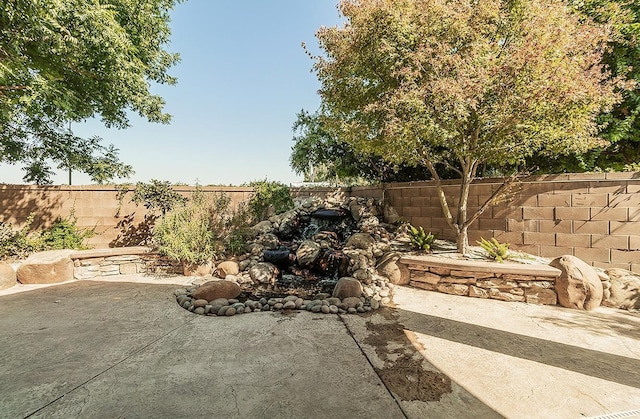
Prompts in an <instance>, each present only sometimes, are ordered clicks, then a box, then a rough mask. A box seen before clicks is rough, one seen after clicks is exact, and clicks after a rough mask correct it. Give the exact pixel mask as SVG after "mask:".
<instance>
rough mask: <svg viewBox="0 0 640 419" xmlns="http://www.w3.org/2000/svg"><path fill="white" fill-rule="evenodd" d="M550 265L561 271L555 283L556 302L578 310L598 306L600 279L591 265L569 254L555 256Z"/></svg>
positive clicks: (599, 300) (600, 292)
mask: <svg viewBox="0 0 640 419" xmlns="http://www.w3.org/2000/svg"><path fill="white" fill-rule="evenodd" d="M550 265H551V266H553V267H554V268H557V269H560V271H561V274H560V276H559V277H558V278H557V279H556V284H555V289H556V293H557V294H558V304H560V305H561V306H563V307H567V308H577V309H579V310H593V309H594V308H597V307H599V306H600V303H601V302H602V294H603V288H602V281H600V277H598V274H597V273H596V271H595V270H594V269H593V268H592V267H591V266H589V265H587V264H586V263H585V262H583V261H582V260H580V259H578V258H577V257H575V256H571V255H565V256H561V257H559V258H556V259H554V260H552V261H551V263H550Z"/></svg>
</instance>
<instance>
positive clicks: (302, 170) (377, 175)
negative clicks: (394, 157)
mask: <svg viewBox="0 0 640 419" xmlns="http://www.w3.org/2000/svg"><path fill="white" fill-rule="evenodd" d="M293 131H294V133H295V135H294V137H293V141H294V142H295V144H294V145H293V147H292V149H291V157H290V163H291V167H292V168H293V170H294V171H295V172H296V173H298V174H302V175H304V177H305V181H309V182H324V181H334V180H335V181H337V182H343V183H344V182H346V183H357V182H362V181H372V182H408V181H413V180H425V179H426V177H428V176H429V174H428V172H426V168H425V167H424V166H411V165H406V164H396V163H390V162H388V161H385V160H384V159H382V158H381V157H380V156H378V155H375V154H365V153H362V152H358V151H356V150H355V149H354V147H353V146H351V145H350V144H349V143H347V142H345V141H342V140H340V138H339V137H338V136H336V135H335V134H334V133H333V132H331V131H330V130H329V129H328V128H327V127H325V126H324V123H323V115H321V114H320V113H319V112H316V113H314V114H310V113H309V112H307V111H305V110H302V111H300V113H298V115H297V119H296V122H295V123H294V125H293Z"/></svg>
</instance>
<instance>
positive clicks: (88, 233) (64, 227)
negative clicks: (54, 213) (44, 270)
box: [40, 212, 96, 250]
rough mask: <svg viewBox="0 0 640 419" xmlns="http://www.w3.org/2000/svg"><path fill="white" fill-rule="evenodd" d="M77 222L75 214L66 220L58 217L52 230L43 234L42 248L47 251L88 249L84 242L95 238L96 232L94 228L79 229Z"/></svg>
mask: <svg viewBox="0 0 640 419" xmlns="http://www.w3.org/2000/svg"><path fill="white" fill-rule="evenodd" d="M77 222H78V219H77V217H76V216H75V214H73V212H72V213H71V215H70V216H68V217H66V218H60V217H58V218H57V219H56V220H55V221H54V223H53V225H52V226H51V227H50V228H48V229H47V230H45V231H44V232H42V234H41V236H40V240H41V241H42V247H43V248H44V249H46V250H58V249H88V246H86V245H85V244H84V241H85V239H88V238H91V237H93V236H95V234H96V231H95V229H94V228H92V229H83V228H79V227H78V226H77V225H76V224H77Z"/></svg>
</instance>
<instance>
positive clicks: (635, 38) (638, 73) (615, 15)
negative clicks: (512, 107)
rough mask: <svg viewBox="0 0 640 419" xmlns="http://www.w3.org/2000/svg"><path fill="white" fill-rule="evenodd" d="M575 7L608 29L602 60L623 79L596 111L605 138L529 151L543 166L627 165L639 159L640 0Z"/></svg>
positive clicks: (594, 0)
mask: <svg viewBox="0 0 640 419" xmlns="http://www.w3.org/2000/svg"><path fill="white" fill-rule="evenodd" d="M569 4H570V5H571V6H572V7H574V8H575V9H576V10H577V11H579V12H580V13H582V14H584V15H585V16H588V17H589V18H591V19H593V20H594V21H596V22H598V23H601V24H606V25H609V26H610V27H611V29H612V34H611V38H610V40H609V48H608V49H607V51H605V53H604V54H603V56H602V63H603V64H605V65H606V66H607V67H608V68H609V69H610V78H612V79H613V78H619V79H622V80H624V81H625V83H624V85H623V87H624V88H623V89H622V92H621V93H622V100H621V101H620V103H618V104H616V105H615V106H614V107H613V108H612V109H611V110H609V111H606V112H603V113H602V114H600V116H599V117H598V122H599V125H600V135H601V136H602V138H604V139H606V140H607V141H608V143H606V144H605V145H603V146H602V147H597V148H595V149H593V150H590V151H588V152H586V153H580V154H573V155H568V156H566V155H558V156H554V157H553V158H549V156H533V158H532V159H531V163H532V164H533V165H535V166H537V167H539V168H540V170H541V171H543V172H553V173H559V172H584V171H593V170H615V171H620V170H627V169H629V168H631V167H634V166H637V165H638V163H640V65H638V63H640V3H638V2H637V1H634V0H586V1H583V0H580V1H576V0H570V1H569Z"/></svg>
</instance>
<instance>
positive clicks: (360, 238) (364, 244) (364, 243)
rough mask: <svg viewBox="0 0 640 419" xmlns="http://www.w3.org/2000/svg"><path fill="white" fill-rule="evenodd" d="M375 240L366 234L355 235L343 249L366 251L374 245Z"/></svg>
mask: <svg viewBox="0 0 640 419" xmlns="http://www.w3.org/2000/svg"><path fill="white" fill-rule="evenodd" d="M375 242H376V241H375V239H374V238H373V237H371V234H367V233H355V234H353V235H352V236H351V237H349V240H348V241H347V244H346V245H345V247H352V248H354V249H361V250H367V249H369V248H371V246H373V245H374V244H375Z"/></svg>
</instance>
